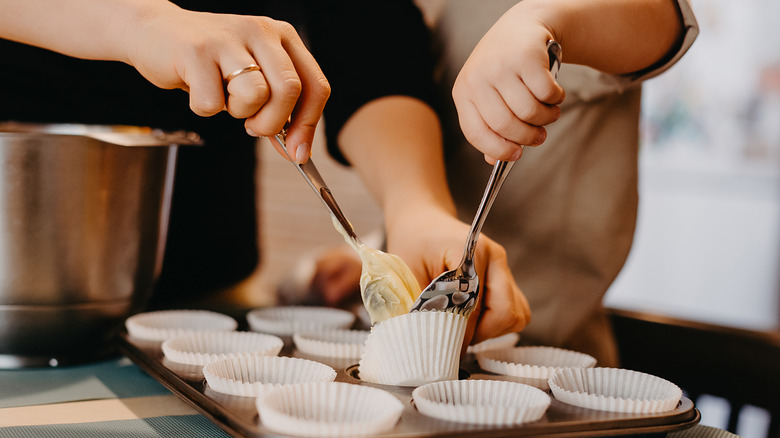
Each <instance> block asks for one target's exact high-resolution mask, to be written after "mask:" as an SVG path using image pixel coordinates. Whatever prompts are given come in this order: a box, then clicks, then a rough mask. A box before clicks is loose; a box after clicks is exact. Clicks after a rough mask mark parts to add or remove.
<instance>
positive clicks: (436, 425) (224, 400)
mask: <svg viewBox="0 0 780 438" xmlns="http://www.w3.org/2000/svg"><path fill="white" fill-rule="evenodd" d="M291 344H292V343H291V342H290V340H289V339H285V347H284V349H283V350H282V352H281V353H280V354H281V355H283V356H292V357H303V358H307V359H312V360H316V361H318V362H322V363H325V364H327V365H329V366H331V367H333V368H334V369H335V370H336V371H337V376H336V381H340V382H348V383H353V384H355V385H368V386H373V387H377V388H381V389H384V390H386V391H388V392H390V393H392V394H393V395H395V396H396V397H397V398H398V399H399V400H400V401H401V402H402V403H404V411H403V413H402V414H401V419H400V420H399V421H398V423H397V424H396V425H395V427H394V428H393V429H392V430H390V431H388V432H385V433H382V434H379V435H377V436H378V437H386V438H391V437H393V438H400V437H459V436H460V437H491V438H499V437H556V438H564V437H615V436H632V435H634V436H635V435H642V436H658V437H663V436H665V435H666V434H667V433H668V432H673V431H677V430H683V429H687V428H689V427H692V426H694V425H696V424H697V423H698V422H699V420H700V418H701V416H700V414H699V411H698V410H697V409H696V408H695V406H694V405H693V402H692V401H691V400H690V399H688V398H687V397H683V398H682V400H681V401H680V403H679V404H678V406H677V408H676V409H674V410H672V411H669V412H663V413H658V414H626V413H615V412H604V411H597V410H592V409H585V408H580V407H577V406H572V405H567V404H565V403H563V402H560V401H558V400H556V399H555V398H554V397H552V395H551V398H552V403H551V404H550V407H549V409H548V410H547V413H546V414H545V416H544V417H542V419H541V420H539V421H536V422H533V423H527V424H523V425H520V426H511V427H505V426H504V427H498V426H492V427H491V426H479V425H470V424H462V423H455V422H449V421H444V420H439V419H435V418H431V417H427V416H424V415H423V414H421V413H419V412H418V411H417V410H416V409H415V407H414V401H413V400H412V390H413V389H414V388H407V387H396V386H385V385H375V384H371V383H366V382H362V381H361V380H359V379H358V378H357V377H356V376H357V373H356V372H355V370H356V368H357V367H356V362H357V361H356V360H343V359H330V358H325V357H312V356H307V355H305V354H303V353H301V352H299V351H297V350H296V349H294V348H293V347H292V345H291ZM119 346H120V348H121V350H122V352H123V353H124V354H126V355H127V356H128V357H129V358H130V359H131V360H132V361H133V362H135V363H136V364H137V365H138V366H140V367H141V368H142V369H144V370H145V371H146V372H147V373H149V375H151V376H152V377H154V378H155V379H157V380H158V381H159V382H161V383H162V384H163V385H165V386H166V387H167V388H168V389H170V390H171V391H172V392H173V393H175V394H176V395H178V396H179V397H180V398H182V399H183V400H184V401H185V402H187V403H188V404H190V405H192V406H193V407H194V408H195V409H196V410H197V411H199V412H200V413H201V414H203V415H204V416H206V417H207V418H208V419H209V420H211V421H212V422H214V423H215V424H216V425H217V426H219V427H220V428H221V429H223V430H224V431H225V432H227V433H228V434H230V435H231V436H234V437H250V438H260V437H262V438H265V437H278V436H282V435H279V434H278V433H276V432H272V431H270V430H269V429H267V428H265V427H263V424H262V421H260V418H259V416H258V414H257V409H256V407H255V401H254V398H250V397H238V396H232V395H226V394H222V393H219V392H216V391H213V390H212V389H210V388H209V387H208V385H207V384H206V382H205V379H204V378H203V374H202V371H201V369H202V367H198V366H191V365H182V364H177V363H175V362H171V361H169V360H167V359H165V357H164V355H163V353H162V350H161V348H160V343H159V342H149V341H143V340H138V339H134V338H132V337H131V336H129V335H127V334H126V333H123V334H122V335H121V336H120V341H119ZM480 373H482V376H485V372H484V371H481V370H480V369H479V366H478V365H477V363H476V360H474V359H473V358H472V357H466V358H465V359H464V360H463V361H462V362H461V377H462V378H470V377H471V376H472V375H474V376H475V377H476V375H477V374H480ZM485 377H490V378H495V379H503V378H502V377H501V376H485ZM507 380H508V378H507ZM548 393H549V391H548Z"/></svg>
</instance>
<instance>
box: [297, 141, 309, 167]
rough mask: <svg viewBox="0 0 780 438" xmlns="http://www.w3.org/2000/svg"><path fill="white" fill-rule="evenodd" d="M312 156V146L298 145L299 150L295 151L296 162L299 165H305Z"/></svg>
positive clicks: (306, 144) (307, 144)
mask: <svg viewBox="0 0 780 438" xmlns="http://www.w3.org/2000/svg"><path fill="white" fill-rule="evenodd" d="M310 156H311V145H310V144H309V143H303V144H299V145H298V149H297V150H296V151H295V161H297V162H298V164H303V163H305V162H306V160H308V159H309V157H310Z"/></svg>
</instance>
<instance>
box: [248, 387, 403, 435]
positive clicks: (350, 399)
mask: <svg viewBox="0 0 780 438" xmlns="http://www.w3.org/2000/svg"><path fill="white" fill-rule="evenodd" d="M403 409H404V406H403V404H402V403H401V402H400V401H399V400H398V399H397V398H396V397H395V396H393V395H392V394H390V393H389V392H387V391H383V390H381V389H378V388H371V387H368V386H360V385H353V384H350V383H344V382H331V383H310V384H301V385H290V386H286V387H284V388H280V389H276V390H274V391H271V392H269V393H268V394H266V395H265V396H264V397H261V398H258V399H257V410H258V412H259V413H260V422H261V423H262V425H263V426H265V427H267V428H269V429H271V430H273V431H276V432H279V433H283V434H290V435H300V436H311V437H358V436H367V435H375V434H380V433H382V432H386V431H388V430H390V429H392V428H393V427H394V426H395V424H396V423H397V422H398V419H399V418H400V417H401V413H402V412H403Z"/></svg>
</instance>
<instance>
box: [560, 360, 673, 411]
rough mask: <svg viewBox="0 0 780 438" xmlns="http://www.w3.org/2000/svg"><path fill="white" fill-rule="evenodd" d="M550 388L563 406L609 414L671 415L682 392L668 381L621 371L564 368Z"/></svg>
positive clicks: (613, 369) (618, 369)
mask: <svg viewBox="0 0 780 438" xmlns="http://www.w3.org/2000/svg"><path fill="white" fill-rule="evenodd" d="M549 384H550V389H551V390H552V393H553V395H554V396H555V398H556V399H558V400H560V401H562V402H564V403H567V404H570V405H574V406H580V407H583V408H588V409H597V410H600V411H610V412H629V413H643V414H645V413H658V412H666V411H671V410H673V409H675V408H676V407H677V404H678V403H679V402H680V398H681V397H682V390H681V389H680V388H679V387H678V386H677V385H675V384H674V383H672V382H669V381H668V380H665V379H662V378H660V377H656V376H653V375H650V374H645V373H640V372H638V371H631V370H626V369H621V368H566V369H562V370H560V371H558V372H556V373H555V375H554V376H553V377H551V378H550V380H549Z"/></svg>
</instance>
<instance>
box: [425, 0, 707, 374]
mask: <svg viewBox="0 0 780 438" xmlns="http://www.w3.org/2000/svg"><path fill="white" fill-rule="evenodd" d="M515 3H516V2H515V1H513V0H510V1H506V0H490V1H473V0H447V1H444V2H442V4H441V8H442V9H441V10H440V11H437V13H436V14H435V20H434V22H433V23H432V28H433V32H434V41H435V42H436V45H437V49H438V51H439V53H438V55H439V56H440V59H439V65H438V68H437V74H438V75H440V76H439V78H438V80H439V84H440V86H441V90H442V102H443V105H442V106H443V111H444V112H443V117H442V118H443V125H444V129H445V143H446V145H445V149H446V150H447V169H448V178H449V183H450V187H451V189H452V192H453V195H454V197H455V201H456V203H457V207H458V213H459V215H460V217H461V219H463V220H464V221H467V222H470V221H471V219H472V218H473V216H474V212H475V211H476V207H477V205H478V204H479V200H480V197H481V196H482V192H483V190H484V187H485V183H486V182H487V178H488V176H489V175H490V172H491V170H492V167H491V166H490V165H488V164H486V163H485V161H484V159H483V157H482V154H481V153H480V152H479V151H478V150H476V149H475V148H473V147H472V146H471V145H469V144H468V143H467V142H466V141H465V138H463V136H462V134H461V132H460V128H459V126H458V124H457V116H456V115H455V112H454V105H452V99H451V97H450V90H452V85H453V83H454V80H455V77H456V76H457V73H458V71H459V70H460V67H461V66H462V65H463V63H464V62H465V60H466V59H467V57H468V55H469V54H470V53H471V50H472V49H473V48H474V46H475V45H476V43H477V42H478V41H479V39H480V38H481V37H482V35H484V33H485V32H486V31H487V30H488V29H489V28H490V26H491V25H492V24H493V23H495V21H496V20H497V19H498V18H499V17H500V16H501V15H502V14H503V13H504V12H505V11H506V10H507V9H508V8H510V7H511V6H512V5H514V4H515ZM681 7H682V9H683V11H684V14H683V15H684V16H685V17H686V23H687V25H688V28H689V32H688V34H687V37H686V39H685V41H686V43H685V44H683V47H681V48H680V50H679V51H678V53H677V55H676V56H674V57H673V58H672V59H671V60H670V62H669V63H667V64H666V65H664V66H662V67H660V68H658V69H656V70H654V71H652V72H647V73H645V74H643V75H642V76H641V77H627V76H612V75H606V74H602V73H599V72H597V71H595V70H593V69H590V68H587V67H582V66H576V65H572V64H564V65H563V66H562V68H561V71H560V74H559V77H558V81H559V83H560V84H561V86H563V87H564V89H565V90H566V101H565V102H564V103H563V104H562V106H561V109H562V115H561V118H560V119H559V120H558V121H556V122H555V123H553V124H552V125H550V126H548V137H547V141H546V142H545V143H544V144H543V145H542V146H540V147H537V148H526V149H525V151H524V154H523V157H522V158H521V159H520V160H519V162H518V163H517V164H516V165H515V167H514V168H513V170H512V172H511V174H510V175H509V177H508V178H507V180H506V182H505V184H504V186H503V188H502V190H501V193H500V194H499V195H498V198H497V199H496V202H495V204H494V205H493V209H492V210H491V213H490V216H489V217H488V219H487V221H486V223H485V225H484V228H483V232H484V233H485V234H486V235H488V236H490V237H491V238H493V239H494V240H496V241H497V242H499V243H501V244H502V245H504V247H505V248H506V250H507V254H508V257H509V265H510V267H511V268H512V271H513V273H514V276H515V280H516V281H517V283H518V285H519V286H520V288H521V289H522V291H523V293H525V295H526V297H527V298H528V302H529V304H530V306H531V312H532V318H531V322H530V324H529V325H528V327H527V328H526V329H525V330H524V331H523V333H522V337H523V340H524V341H527V342H530V343H535V344H543V345H552V346H558V347H563V348H570V349H574V350H577V351H582V352H585V353H588V354H591V355H593V356H594V357H596V358H597V359H598V363H599V366H616V365H617V351H616V346H615V341H614V337H613V334H612V330H611V327H610V324H609V321H608V319H607V318H606V315H605V314H604V312H603V307H602V297H603V296H604V294H605V293H606V291H607V289H608V288H609V286H610V284H611V283H612V281H613V280H614V279H615V277H616V276H617V274H618V272H619V271H620V269H621V268H622V267H623V264H624V262H625V260H626V258H627V256H628V253H629V250H630V248H631V243H632V241H633V234H634V226H635V223H636V217H637V204H638V193H637V156H638V141H639V133H638V126H639V112H640V100H641V97H640V96H641V87H640V85H641V81H642V80H644V79H647V78H649V77H652V76H654V75H657V74H659V73H661V72H662V71H663V70H665V69H666V68H668V67H669V66H671V65H672V64H674V63H675V62H676V61H677V59H679V57H681V56H682V54H683V53H684V52H685V50H687V48H688V47H690V44H691V43H692V42H693V39H694V38H695V36H696V33H697V31H696V23H695V19H694V18H693V15H692V13H691V12H690V8H689V7H688V5H687V3H686V2H685V1H684V0H683V1H682V2H681ZM563 60H564V63H565V61H566V48H565V47H564V48H563Z"/></svg>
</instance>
